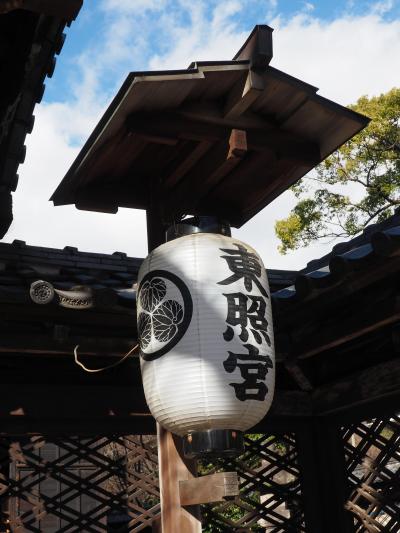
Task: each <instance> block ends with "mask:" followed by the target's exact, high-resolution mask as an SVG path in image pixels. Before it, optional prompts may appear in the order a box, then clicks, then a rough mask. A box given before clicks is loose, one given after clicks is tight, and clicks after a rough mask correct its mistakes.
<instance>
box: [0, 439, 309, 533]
mask: <svg viewBox="0 0 400 533" xmlns="http://www.w3.org/2000/svg"><path fill="white" fill-rule="evenodd" d="M156 446H157V443H156V437H154V436H138V435H136V436H114V437H93V438H84V439H83V438H79V437H62V438H61V437H60V438H49V437H47V438H45V437H43V436H35V437H25V438H24V437H8V438H4V437H3V438H1V439H0V497H1V513H2V514H1V516H0V531H1V532H2V533H3V531H6V530H7V529H8V530H9V531H12V532H18V533H22V532H25V531H27V532H29V531H33V532H37V533H38V532H44V533H54V532H65V533H72V532H78V531H79V532H85V533H86V532H88V533H94V532H96V533H99V532H112V531H119V532H122V531H123V532H135V531H143V532H144V531H151V524H152V523H153V521H154V520H155V519H156V518H157V517H158V516H159V514H160V505H159V489H158V466H157V449H156ZM218 470H226V471H232V470H236V471H237V472H238V474H239V478H240V490H241V494H240V497H237V498H235V499H234V500H232V501H227V502H224V503H221V504H215V505H209V506H204V508H203V523H204V526H203V531H204V532H209V533H211V532H212V533H218V532H221V531H222V532H239V531H246V532H249V531H263V532H266V533H279V532H296V533H298V532H302V531H305V529H304V524H303V512H302V509H301V489H300V481H299V469H298V466H297V452H296V442H295V439H294V436H293V435H286V436H280V437H271V436H265V435H251V436H247V437H246V451H245V453H244V455H242V456H241V457H239V458H238V459H235V460H229V461H224V462H220V463H218V464H202V465H200V471H201V473H203V474H205V473H211V472H215V471H218Z"/></svg>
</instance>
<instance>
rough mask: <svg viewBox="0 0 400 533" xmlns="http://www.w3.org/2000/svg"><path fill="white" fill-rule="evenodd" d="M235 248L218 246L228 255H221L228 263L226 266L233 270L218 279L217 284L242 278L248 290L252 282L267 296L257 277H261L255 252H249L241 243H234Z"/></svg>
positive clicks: (250, 289)
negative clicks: (230, 273) (221, 278)
mask: <svg viewBox="0 0 400 533" xmlns="http://www.w3.org/2000/svg"><path fill="white" fill-rule="evenodd" d="M234 246H237V248H238V249H237V250H230V249H228V248H220V250H221V252H225V253H227V254H228V255H221V257H222V259H225V260H226V262H227V263H228V267H229V269H230V270H231V272H233V274H232V276H229V278H226V279H224V280H223V281H219V282H218V284H219V285H230V284H231V283H234V282H235V281H239V280H240V279H242V278H243V280H244V286H245V288H246V290H247V291H248V292H251V291H252V289H253V283H254V284H255V285H256V286H257V287H258V290H259V291H260V292H261V294H262V295H263V296H265V297H266V298H269V296H268V293H267V291H266V290H265V288H264V287H263V286H262V285H261V282H260V280H259V278H260V277H261V272H262V267H261V264H260V261H259V259H258V257H257V255H256V254H254V253H252V252H249V251H248V250H247V248H245V247H244V246H242V245H241V244H237V243H235V244H234Z"/></svg>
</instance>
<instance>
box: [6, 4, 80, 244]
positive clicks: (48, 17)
mask: <svg viewBox="0 0 400 533" xmlns="http://www.w3.org/2000/svg"><path fill="white" fill-rule="evenodd" d="M2 4H4V2H3V3H2ZM34 4H35V5H34V6H31V7H32V11H36V12H32V11H30V10H29V7H27V8H26V9H19V8H21V7H25V4H24V3H23V2H18V1H17V2H6V3H5V5H0V78H1V84H2V86H1V90H0V236H4V234H5V233H6V231H7V230H8V227H9V225H10V224H11V221H12V201H11V192H13V191H15V189H16V188H17V185H18V174H17V171H18V166H19V165H20V164H21V163H23V162H24V159H25V153H26V147H25V145H24V142H25V137H26V135H27V134H28V133H31V131H32V128H33V125H34V118H35V117H34V115H33V111H34V108H35V105H36V104H37V103H39V102H40V101H41V99H42V97H43V94H44V90H45V84H44V80H45V78H46V76H47V77H51V76H52V75H53V72H54V69H55V65H56V57H55V56H56V55H58V54H59V53H60V52H61V49H62V47H63V44H64V40H65V34H64V33H63V30H64V28H65V25H66V24H67V23H68V24H69V23H70V22H71V20H72V19H73V18H74V17H75V16H76V15H77V13H78V11H79V9H80V6H81V4H82V0H73V1H70V0H69V1H68V2H64V3H63V2H61V1H60V0H58V1H54V2H49V1H46V2H36V3H34Z"/></svg>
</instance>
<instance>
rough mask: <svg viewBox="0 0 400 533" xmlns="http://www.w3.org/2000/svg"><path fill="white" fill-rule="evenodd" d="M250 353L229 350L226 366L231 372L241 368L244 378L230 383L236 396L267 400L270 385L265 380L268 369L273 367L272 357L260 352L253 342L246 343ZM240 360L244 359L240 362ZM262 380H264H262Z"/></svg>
mask: <svg viewBox="0 0 400 533" xmlns="http://www.w3.org/2000/svg"><path fill="white" fill-rule="evenodd" d="M243 347H244V348H246V350H247V352H248V353H233V352H228V353H229V357H228V359H226V361H224V368H225V370H226V371H227V372H229V373H231V372H233V371H234V370H236V368H239V370H240V374H241V376H242V378H243V379H244V381H243V383H229V385H230V386H231V387H233V388H234V389H235V394H236V397H237V398H238V399H239V400H240V401H242V402H244V401H245V400H259V401H263V400H265V396H266V395H267V392H268V387H267V385H266V384H265V383H264V380H265V378H266V376H267V374H268V369H270V368H273V364H272V359H271V357H270V356H269V355H264V354H260V351H259V349H258V348H257V347H256V346H253V345H252V344H244V345H243ZM238 360H239V361H243V362H241V363H238ZM260 380H262V381H260Z"/></svg>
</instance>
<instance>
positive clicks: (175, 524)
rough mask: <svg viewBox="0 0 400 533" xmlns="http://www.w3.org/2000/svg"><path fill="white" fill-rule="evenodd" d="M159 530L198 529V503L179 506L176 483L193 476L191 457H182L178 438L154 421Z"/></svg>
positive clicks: (197, 532)
mask: <svg viewBox="0 0 400 533" xmlns="http://www.w3.org/2000/svg"><path fill="white" fill-rule="evenodd" d="M157 432H158V464H159V469H160V499H161V530H162V532H163V533H177V532H178V531H179V533H201V518H200V510H199V507H198V506H188V507H185V508H184V507H182V504H181V498H180V492H179V483H180V482H181V481H186V480H193V479H194V478H195V477H196V476H197V465H196V462H195V461H187V460H185V459H183V448H182V440H181V439H180V438H179V437H176V436H175V435H173V434H172V433H170V432H169V431H166V430H165V429H164V428H162V427H161V426H160V425H158V429H157Z"/></svg>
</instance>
